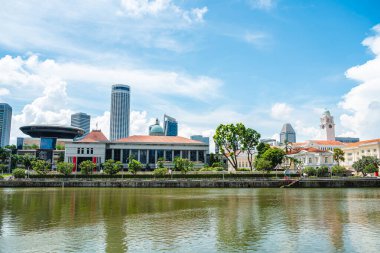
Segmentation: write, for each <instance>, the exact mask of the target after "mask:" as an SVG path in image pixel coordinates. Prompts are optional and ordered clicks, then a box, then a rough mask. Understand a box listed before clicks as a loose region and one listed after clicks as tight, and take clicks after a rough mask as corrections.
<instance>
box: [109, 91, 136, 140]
mask: <svg viewBox="0 0 380 253" xmlns="http://www.w3.org/2000/svg"><path fill="white" fill-rule="evenodd" d="M130 92H131V90H130V87H129V86H128V85H124V84H115V85H112V94H111V120H110V139H111V140H118V139H121V138H126V137H128V136H129V117H130Z"/></svg>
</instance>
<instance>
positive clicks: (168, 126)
mask: <svg viewBox="0 0 380 253" xmlns="http://www.w3.org/2000/svg"><path fill="white" fill-rule="evenodd" d="M164 132H165V136H178V122H177V120H176V119H175V118H172V117H170V116H168V115H166V114H165V115H164Z"/></svg>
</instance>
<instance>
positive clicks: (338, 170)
mask: <svg viewBox="0 0 380 253" xmlns="http://www.w3.org/2000/svg"><path fill="white" fill-rule="evenodd" d="M331 173H332V174H333V175H334V176H343V175H344V174H345V173H346V168H345V167H343V166H340V165H334V166H332V167H331Z"/></svg>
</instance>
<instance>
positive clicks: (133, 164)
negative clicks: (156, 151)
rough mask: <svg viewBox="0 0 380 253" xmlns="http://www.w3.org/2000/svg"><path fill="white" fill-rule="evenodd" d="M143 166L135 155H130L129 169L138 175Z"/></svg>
mask: <svg viewBox="0 0 380 253" xmlns="http://www.w3.org/2000/svg"><path fill="white" fill-rule="evenodd" d="M142 168H143V166H142V164H141V163H140V162H139V161H137V160H136V159H134V157H133V156H130V157H129V162H128V171H130V172H131V173H132V174H133V175H136V173H137V171H140V170H141V169H142Z"/></svg>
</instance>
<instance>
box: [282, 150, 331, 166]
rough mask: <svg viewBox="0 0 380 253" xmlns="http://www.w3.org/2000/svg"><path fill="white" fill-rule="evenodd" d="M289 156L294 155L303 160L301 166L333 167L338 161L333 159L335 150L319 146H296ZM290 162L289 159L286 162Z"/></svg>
mask: <svg viewBox="0 0 380 253" xmlns="http://www.w3.org/2000/svg"><path fill="white" fill-rule="evenodd" d="M287 156H288V157H292V158H294V159H297V160H298V161H299V162H301V164H300V167H301V168H305V167H314V168H316V167H322V166H327V167H329V168H330V167H332V166H334V165H335V164H336V163H335V161H334V159H333V152H332V151H330V150H321V149H317V148H313V147H310V148H296V149H293V150H291V151H290V152H289V153H288V154H287ZM286 163H289V160H288V161H287V162H286Z"/></svg>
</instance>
